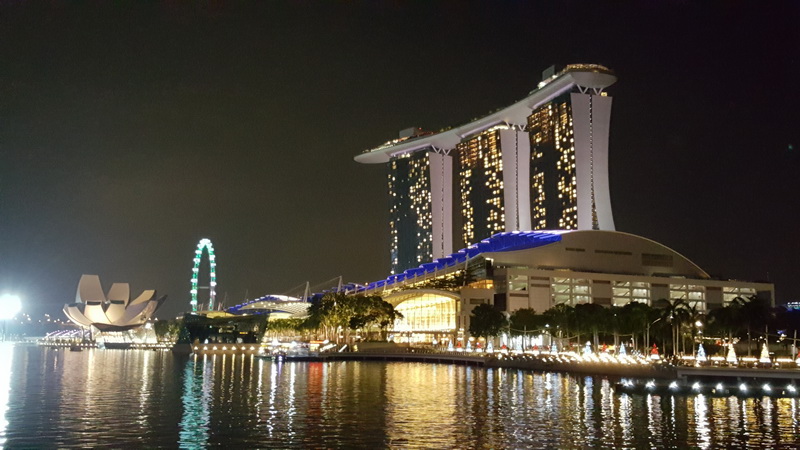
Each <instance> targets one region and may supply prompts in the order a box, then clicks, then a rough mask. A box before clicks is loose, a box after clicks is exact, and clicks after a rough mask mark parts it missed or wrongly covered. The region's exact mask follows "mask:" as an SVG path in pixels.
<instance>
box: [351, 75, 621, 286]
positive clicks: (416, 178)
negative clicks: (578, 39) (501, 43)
mask: <svg viewBox="0 0 800 450" xmlns="http://www.w3.org/2000/svg"><path fill="white" fill-rule="evenodd" d="M542 78H543V79H542V81H541V82H540V83H539V85H538V87H537V88H536V89H534V90H533V91H531V92H530V93H529V94H528V95H527V96H526V97H525V98H523V99H522V100H519V101H517V102H516V103H514V104H512V105H510V106H508V107H506V108H502V109H500V110H499V111H496V112H494V113H491V114H489V115H487V116H484V117H482V118H479V119H477V120H474V121H472V122H470V123H468V124H466V125H461V126H459V127H454V128H449V129H446V130H443V131H439V132H425V131H423V130H421V129H418V128H410V129H407V130H404V131H402V132H401V133H400V136H399V137H398V138H397V139H394V140H392V141H389V142H387V143H385V144H383V145H381V146H379V147H377V148H374V149H370V150H367V151H365V152H363V153H361V154H360V155H358V156H356V157H355V160H356V161H358V162H360V163H365V164H387V165H388V167H389V173H388V188H389V198H390V203H389V212H390V222H389V229H390V234H391V236H390V238H391V241H390V245H391V249H390V255H391V268H392V273H399V272H402V271H403V270H405V269H407V268H410V267H416V266H418V265H420V264H421V263H424V262H428V261H432V260H434V259H436V258H440V257H443V256H445V255H448V254H450V253H452V252H453V250H454V246H453V243H454V242H453V240H454V233H453V214H454V213H456V214H460V216H461V217H460V222H461V223H462V229H461V230H460V231H459V232H458V233H456V235H457V236H458V239H459V241H460V240H463V244H465V245H469V244H473V243H475V242H479V241H481V240H482V239H486V238H488V237H490V236H491V235H493V234H495V233H499V232H503V231H518V230H556V229H563V230H576V229H577V230H592V229H594V230H614V219H613V217H612V214H611V200H610V198H609V189H608V133H609V124H610V118H611V97H609V96H608V95H607V93H606V92H605V91H604V89H605V88H606V87H608V86H610V85H611V84H613V83H614V82H615V81H616V76H614V74H613V73H612V72H611V71H610V70H609V69H607V68H605V67H603V66H599V65H594V64H573V65H569V66H567V67H566V68H564V69H563V70H561V71H558V72H556V70H555V68H554V67H551V68H549V69H548V70H546V71H545V72H544V73H543V77H542ZM454 165H455V170H454ZM454 173H455V174H456V177H457V178H456V180H455V181H454V180H453V175H454ZM453 189H457V191H456V192H455V193H454V192H453ZM453 200H455V201H456V202H458V205H457V207H456V208H453Z"/></svg>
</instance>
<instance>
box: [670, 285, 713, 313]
mask: <svg viewBox="0 0 800 450" xmlns="http://www.w3.org/2000/svg"><path fill="white" fill-rule="evenodd" d="M669 298H670V299H671V300H683V301H685V302H686V303H688V304H689V306H694V307H695V308H697V309H698V310H701V311H702V310H705V309H706V289H705V287H703V286H699V285H695V284H670V285H669Z"/></svg>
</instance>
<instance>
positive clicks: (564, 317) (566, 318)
mask: <svg viewBox="0 0 800 450" xmlns="http://www.w3.org/2000/svg"><path fill="white" fill-rule="evenodd" d="M574 316H575V308H573V307H572V306H569V305H567V304H566V303H560V304H558V305H555V306H553V307H552V308H550V309H548V310H547V311H545V312H544V313H543V314H542V320H543V321H544V323H545V327H548V328H549V333H550V335H551V336H553V334H554V333H553V329H555V330H556V331H555V335H556V337H557V338H558V339H561V336H562V333H566V335H567V336H569V335H570V333H569V332H570V328H571V325H572V324H573V323H574Z"/></svg>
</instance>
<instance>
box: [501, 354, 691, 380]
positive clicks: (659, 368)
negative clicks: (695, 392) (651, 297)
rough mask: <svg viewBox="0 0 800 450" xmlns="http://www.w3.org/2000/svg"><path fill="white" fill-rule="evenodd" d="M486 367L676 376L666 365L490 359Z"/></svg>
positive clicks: (624, 375)
mask: <svg viewBox="0 0 800 450" xmlns="http://www.w3.org/2000/svg"><path fill="white" fill-rule="evenodd" d="M486 367H503V368H507V369H522V370H533V371H537V372H564V373H573V374H581V375H600V376H610V377H632V378H645V377H647V378H661V379H673V378H676V376H677V374H676V371H675V368H674V367H672V366H667V365H660V364H656V365H622V364H602V363H589V362H580V363H575V362H571V363H567V362H557V361H547V360H546V359H539V358H531V359H517V358H514V359H510V358H503V359H496V358H493V359H490V360H488V361H487V363H486Z"/></svg>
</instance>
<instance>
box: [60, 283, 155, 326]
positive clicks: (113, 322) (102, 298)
mask: <svg viewBox="0 0 800 450" xmlns="http://www.w3.org/2000/svg"><path fill="white" fill-rule="evenodd" d="M130 292H131V291H130V286H129V285H128V283H114V284H112V285H111V289H110V290H109V291H108V294H106V293H105V292H104V291H103V287H102V286H101V285H100V277H99V276H97V275H82V276H81V280H80V282H78V292H77V294H76V295H75V303H69V304H67V305H64V314H66V315H67V317H68V318H69V320H71V321H72V322H74V323H75V324H77V325H79V326H81V327H87V328H89V327H95V328H97V329H98V330H100V331H127V330H132V329H135V328H138V327H140V326H142V325H144V324H145V323H146V322H147V320H148V319H150V318H152V317H153V315H154V314H155V312H156V311H157V310H158V308H159V307H160V306H161V305H162V304H163V303H164V301H165V300H166V298H167V296H166V295H165V296H162V297H156V291H155V290H153V289H149V290H145V291H143V292H142V293H141V294H139V296H138V297H136V298H135V299H133V300H131V298H130Z"/></svg>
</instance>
